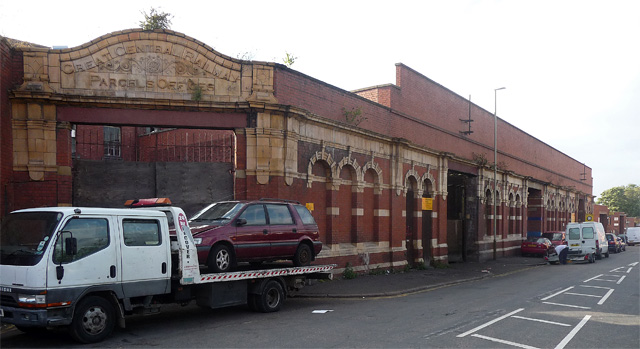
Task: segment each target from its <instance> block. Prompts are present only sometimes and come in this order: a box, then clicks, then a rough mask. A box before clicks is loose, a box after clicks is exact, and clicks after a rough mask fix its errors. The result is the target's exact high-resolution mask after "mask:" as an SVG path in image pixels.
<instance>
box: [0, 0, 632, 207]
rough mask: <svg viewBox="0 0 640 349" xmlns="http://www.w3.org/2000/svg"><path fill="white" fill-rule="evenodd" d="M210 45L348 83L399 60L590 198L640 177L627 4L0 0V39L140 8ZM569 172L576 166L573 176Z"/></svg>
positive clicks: (53, 42)
mask: <svg viewBox="0 0 640 349" xmlns="http://www.w3.org/2000/svg"><path fill="white" fill-rule="evenodd" d="M151 7H155V8H156V9H159V10H160V11H162V12H167V13H170V14H172V15H173V18H172V25H171V29H172V30H175V31H177V32H181V33H184V34H186V35H188V36H191V37H193V38H195V39H197V40H200V41H202V42H204V43H206V44H207V45H209V46H211V47H213V48H214V49H215V50H217V51H218V52H220V53H222V54H226V55H229V56H232V57H241V56H243V55H245V54H247V53H248V54H249V56H250V57H251V59H254V60H262V61H274V62H278V63H282V58H283V57H284V56H285V54H286V52H289V53H291V54H293V55H294V56H295V57H297V60H296V61H295V63H294V65H293V66H292V68H293V69H295V70H298V71H300V72H302V73H305V74H307V75H310V76H312V77H314V78H316V79H319V80H322V81H325V82H327V83H329V84H332V85H335V86H337V87H340V88H343V89H346V90H353V89H358V88H362V87H368V86H373V85H380V84H387V83H395V63H404V64H405V65H408V66H409V67H411V68H413V69H415V70H417V71H418V72H420V73H421V74H423V75H425V76H427V77H428V78H430V79H432V80H434V81H436V82H438V83H439V84H441V85H443V86H445V87H447V88H448V89H450V90H452V91H454V92H455V93H457V94H459V95H461V96H463V97H464V98H469V96H471V101H472V102H473V103H475V104H477V105H479V106H481V107H482V108H484V109H485V110H487V111H489V112H491V113H493V112H494V108H495V106H494V89H496V88H499V87H506V89H505V90H502V91H499V92H498V102H497V104H498V105H497V114H498V116H499V117H500V118H502V119H504V120H506V121H507V122H509V123H511V124H513V125H515V126H516V127H519V128H520V129H522V130H524V131H525V132H527V133H529V134H531V135H532V136H534V137H536V138H538V139H540V140H541V141H543V142H545V143H547V144H549V145H551V146H552V147H554V148H556V149H557V150H559V151H561V152H563V153H565V154H567V155H569V156H570V157H572V158H574V159H575V160H577V161H579V162H584V163H586V165H587V166H588V167H591V168H592V169H593V177H594V190H593V194H594V195H598V196H599V195H600V193H601V192H602V191H603V190H606V189H609V188H611V187H615V186H622V185H628V184H631V183H633V184H638V185H640V1H637V0H628V1H618V0H600V1H589V0H576V1H563V0H550V1H544V0H534V1H517V0H510V1H480V0H478V1H453V0H441V1H428V0H427V1H403V0H394V1H374V0H367V1H347V0H342V1H332V0H323V1H291V0H289V1H264V0H263V1H249V0H244V1H239V2H236V1H175V0H171V1H168V0H153V1H147V0H135V1H131V0H129V1H122V0H111V1H107V2H88V1H75V0H71V1H58V2H54V1H49V0H47V1H41V0H32V1H29V2H26V3H25V2H18V1H0V35H2V36H7V37H10V38H13V39H18V40H24V41H29V42H32V43H36V44H40V45H45V46H68V47H74V46H78V45H81V44H83V43H85V42H88V41H90V40H93V39H95V38H97V37H99V36H102V35H104V34H107V33H110V32H113V31H118V30H123V29H129V28H137V27H139V22H140V21H141V20H142V19H143V18H144V17H143V15H142V14H141V12H142V11H147V12H149V9H150V8H151ZM579 175H580V174H576V177H579Z"/></svg>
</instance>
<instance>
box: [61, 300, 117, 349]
mask: <svg viewBox="0 0 640 349" xmlns="http://www.w3.org/2000/svg"><path fill="white" fill-rule="evenodd" d="M115 313H116V312H115V309H114V308H113V305H111V303H109V301H107V300H106V299H104V298H102V297H97V296H89V297H87V298H85V299H83V300H81V301H80V303H78V305H77V306H76V309H75V313H74V314H73V320H72V322H71V326H70V327H69V332H70V334H71V336H72V337H73V338H74V339H75V340H77V341H79V342H82V343H97V342H100V341H102V340H104V339H105V338H107V337H108V336H109V335H110V334H111V332H112V331H113V327H114V326H115Z"/></svg>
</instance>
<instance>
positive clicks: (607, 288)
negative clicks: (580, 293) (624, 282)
mask: <svg viewBox="0 0 640 349" xmlns="http://www.w3.org/2000/svg"><path fill="white" fill-rule="evenodd" d="M580 287H589V288H603V289H605V290H610V289H611V287H604V286H589V285H580Z"/></svg>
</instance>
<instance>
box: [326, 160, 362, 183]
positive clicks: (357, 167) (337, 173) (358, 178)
mask: <svg viewBox="0 0 640 349" xmlns="http://www.w3.org/2000/svg"><path fill="white" fill-rule="evenodd" d="M345 166H347V167H351V168H352V169H353V172H354V173H355V178H354V180H355V183H357V184H360V183H362V182H364V172H363V171H362V169H361V168H360V165H358V160H356V159H354V158H352V157H351V156H348V157H345V158H342V160H340V162H339V163H338V165H337V166H336V167H335V169H334V170H335V173H334V174H333V178H340V172H341V171H342V168H343V167H345Z"/></svg>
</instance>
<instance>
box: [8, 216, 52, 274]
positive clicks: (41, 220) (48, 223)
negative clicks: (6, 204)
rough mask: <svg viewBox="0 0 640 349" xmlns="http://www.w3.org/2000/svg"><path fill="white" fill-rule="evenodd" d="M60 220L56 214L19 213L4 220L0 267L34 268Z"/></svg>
mask: <svg viewBox="0 0 640 349" xmlns="http://www.w3.org/2000/svg"><path fill="white" fill-rule="evenodd" d="M60 219H62V213H59V212H20V213H12V214H10V215H8V216H6V217H5V218H4V219H3V221H2V228H1V230H0V264H4V265H24V266H32V265H36V264H38V262H39V261H40V260H41V259H42V255H43V253H44V251H45V250H46V248H47V246H48V245H49V241H51V240H52V238H53V232H54V230H55V227H56V226H57V225H58V222H59V221H60Z"/></svg>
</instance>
